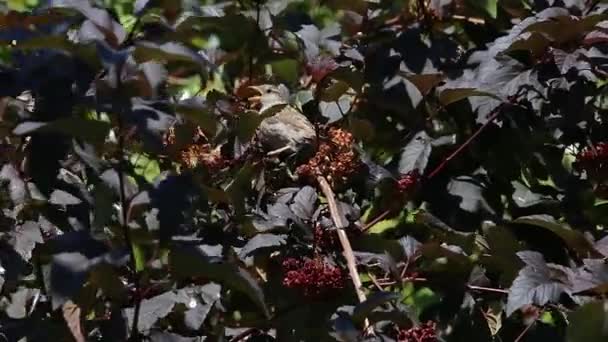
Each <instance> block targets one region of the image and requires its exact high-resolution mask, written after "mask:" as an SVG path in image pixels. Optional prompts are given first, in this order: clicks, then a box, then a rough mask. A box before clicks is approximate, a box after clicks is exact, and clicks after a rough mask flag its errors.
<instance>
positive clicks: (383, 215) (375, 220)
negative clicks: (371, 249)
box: [361, 209, 391, 232]
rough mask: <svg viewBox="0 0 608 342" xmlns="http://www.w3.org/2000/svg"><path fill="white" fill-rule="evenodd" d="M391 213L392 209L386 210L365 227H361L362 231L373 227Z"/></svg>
mask: <svg viewBox="0 0 608 342" xmlns="http://www.w3.org/2000/svg"><path fill="white" fill-rule="evenodd" d="M390 213H391V210H390V209H387V210H385V211H384V212H383V213H382V214H380V215H378V216H376V217H375V218H374V219H373V220H371V221H369V222H368V223H366V224H365V225H364V226H363V227H361V231H362V232H366V231H367V230H369V229H370V228H371V227H373V226H374V225H376V223H378V222H380V221H382V220H383V219H384V218H385V217H386V216H387V215H388V214H390Z"/></svg>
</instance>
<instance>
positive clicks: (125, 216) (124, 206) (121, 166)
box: [117, 76, 141, 341]
mask: <svg viewBox="0 0 608 342" xmlns="http://www.w3.org/2000/svg"><path fill="white" fill-rule="evenodd" d="M119 77H120V76H119ZM119 79H120V78H119ZM123 111H124V107H123V104H122V103H120V104H118V134H117V135H118V151H119V161H118V170H117V173H118V184H119V188H120V207H121V214H122V222H121V228H122V232H123V236H124V239H125V243H126V244H127V246H128V248H129V256H130V259H131V268H132V270H133V282H134V285H135V309H134V313H133V325H132V326H131V335H130V336H129V341H139V331H138V323H139V312H140V309H141V294H140V283H139V274H138V272H137V265H136V262H135V251H134V250H133V239H132V238H131V231H130V229H129V226H128V224H127V223H128V220H129V209H128V203H127V194H126V190H125V189H126V186H125V170H126V169H127V165H126V159H125V137H124V123H123V119H124V118H123Z"/></svg>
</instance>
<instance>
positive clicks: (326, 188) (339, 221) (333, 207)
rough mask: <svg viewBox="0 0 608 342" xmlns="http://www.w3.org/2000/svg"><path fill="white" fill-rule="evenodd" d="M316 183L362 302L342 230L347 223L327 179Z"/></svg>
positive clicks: (360, 286)
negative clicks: (322, 195) (324, 199)
mask: <svg viewBox="0 0 608 342" xmlns="http://www.w3.org/2000/svg"><path fill="white" fill-rule="evenodd" d="M317 182H318V183H319V187H320V188H321V191H322V192H323V194H324V195H325V198H326V199H327V204H328V205H329V213H330V215H331V219H332V221H334V225H335V226H336V232H338V238H339V239H340V244H341V245H342V249H343V250H344V258H345V259H346V265H347V267H348V272H349V273H350V277H351V279H352V282H353V285H354V286H355V291H356V292H357V298H358V299H359V302H364V301H365V300H366V299H367V298H366V296H365V293H363V289H362V288H363V285H362V283H361V278H360V277H359V273H358V272H357V264H356V262H355V254H354V253H353V248H352V247H351V245H350V241H349V240H348V236H347V235H346V232H344V228H346V227H347V226H348V222H345V220H344V217H343V216H342V215H341V213H340V209H339V208H338V203H337V202H336V196H335V194H334V191H333V190H332V189H331V186H330V185H329V183H328V182H327V179H325V177H323V176H319V177H317Z"/></svg>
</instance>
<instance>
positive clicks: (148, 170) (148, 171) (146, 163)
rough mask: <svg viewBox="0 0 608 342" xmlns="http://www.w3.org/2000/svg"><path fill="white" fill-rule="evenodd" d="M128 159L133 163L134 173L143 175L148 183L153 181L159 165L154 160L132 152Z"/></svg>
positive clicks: (157, 173)
mask: <svg viewBox="0 0 608 342" xmlns="http://www.w3.org/2000/svg"><path fill="white" fill-rule="evenodd" d="M129 160H130V162H131V164H132V165H133V170H134V171H135V174H137V175H139V176H142V177H144V178H145V179H146V181H148V182H150V183H152V182H154V180H155V179H156V178H157V177H158V176H159V175H160V172H161V171H160V166H159V165H158V162H157V161H156V160H153V159H149V158H148V157H147V156H145V155H143V154H140V153H133V154H132V155H131V158H129Z"/></svg>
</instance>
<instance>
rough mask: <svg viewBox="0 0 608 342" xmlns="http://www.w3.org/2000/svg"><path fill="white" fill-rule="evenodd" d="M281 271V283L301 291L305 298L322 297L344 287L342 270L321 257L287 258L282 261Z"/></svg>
mask: <svg viewBox="0 0 608 342" xmlns="http://www.w3.org/2000/svg"><path fill="white" fill-rule="evenodd" d="M283 273H284V276H283V285H284V286H285V287H287V288H290V289H295V290H298V291H301V292H302V294H303V295H304V297H307V298H315V299H318V298H322V297H325V296H327V295H328V294H330V293H332V292H334V291H336V290H339V289H342V288H344V283H345V278H344V274H343V272H342V270H341V269H340V268H339V267H335V266H332V265H329V264H328V263H327V262H325V261H324V260H323V259H321V258H315V259H308V258H306V259H302V260H300V259H295V258H288V259H286V260H284V261H283Z"/></svg>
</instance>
